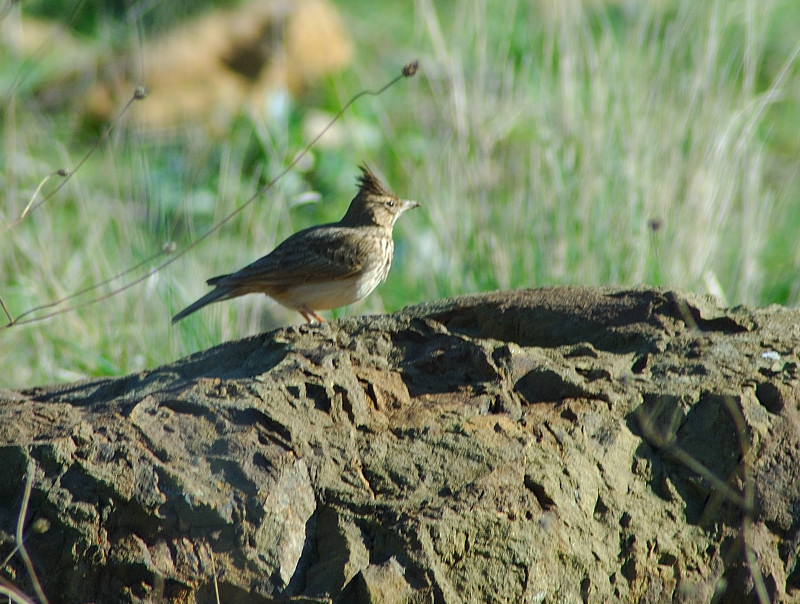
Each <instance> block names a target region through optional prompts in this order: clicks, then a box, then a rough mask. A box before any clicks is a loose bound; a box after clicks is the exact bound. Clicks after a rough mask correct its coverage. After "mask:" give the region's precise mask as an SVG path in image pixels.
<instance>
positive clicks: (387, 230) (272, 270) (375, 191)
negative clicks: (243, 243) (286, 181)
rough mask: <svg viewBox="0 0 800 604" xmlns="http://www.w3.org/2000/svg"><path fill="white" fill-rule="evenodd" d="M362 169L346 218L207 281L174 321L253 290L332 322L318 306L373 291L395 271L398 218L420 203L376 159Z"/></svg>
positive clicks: (307, 317)
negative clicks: (392, 186) (393, 186)
mask: <svg viewBox="0 0 800 604" xmlns="http://www.w3.org/2000/svg"><path fill="white" fill-rule="evenodd" d="M359 169H360V171H361V174H360V175H359V176H358V177H357V179H356V184H357V185H358V193H357V194H356V196H355V197H354V198H353V200H352V201H351V202H350V206H349V207H348V208H347V212H346V213H345V215H344V217H343V218H342V219H341V220H340V221H339V222H333V223H329V224H322V225H318V226H313V227H310V228H307V229H304V230H302V231H298V232H297V233H295V234H294V235H291V236H290V237H289V238H288V239H286V240H285V241H283V242H282V243H281V244H279V245H278V246H277V247H276V248H275V249H274V250H272V251H271V252H270V253H269V254H267V255H266V256H263V257H262V258H259V259H258V260H256V261H255V262H253V263H252V264H249V265H247V266H245V267H244V268H243V269H241V270H239V271H236V272H235V273H230V274H227V275H219V276H218V277H212V278H211V279H209V280H208V281H206V283H207V284H208V285H212V286H214V289H213V290H211V291H210V292H208V293H207V294H206V295H205V296H203V297H202V298H200V299H199V300H197V301H196V302H194V303H192V304H190V305H189V306H187V307H186V308H185V309H183V310H182V311H180V312H179V313H178V314H176V315H175V316H174V317H172V323H173V324H175V323H177V322H178V321H180V320H181V319H183V318H184V317H186V316H188V315H190V314H192V313H193V312H195V311H197V310H199V309H201V308H203V307H204V306H206V305H208V304H211V303H213V302H221V301H223V300H230V299H231V298H237V297H239V296H243V295H245V294H250V293H263V294H266V295H267V296H269V297H270V298H272V299H273V300H275V301H277V302H278V303H280V304H281V305H283V306H285V307H287V308H289V309H292V310H296V311H297V312H299V313H300V314H301V315H302V317H303V318H304V319H305V320H306V323H311V322H312V320H313V321H316V322H318V323H324V322H325V320H324V319H323V318H322V317H320V316H319V315H318V314H317V312H316V311H318V310H329V309H332V308H338V307H340V306H346V305H348V304H352V303H353V302H357V301H358V300H361V299H363V298H365V297H366V296H367V295H369V294H370V293H372V291H373V290H374V289H375V288H376V287H377V286H378V285H379V284H380V283H382V282H383V281H385V280H386V276H387V275H388V274H389V268H390V267H391V264H392V257H393V256H394V241H393V239H392V229H393V227H394V224H395V222H396V221H397V219H398V218H399V217H400V215H401V214H403V212H405V211H406V210H410V209H412V208H416V207H419V204H418V203H417V202H416V201H411V200H405V199H400V198H399V197H397V195H395V194H394V193H392V192H391V191H390V190H389V189H388V188H387V187H386V185H384V184H383V183H382V182H381V181H380V179H378V177H377V176H375V174H373V172H372V170H370V168H369V167H368V166H366V165H363V164H362V165H361V166H359Z"/></svg>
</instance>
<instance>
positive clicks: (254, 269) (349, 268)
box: [221, 225, 375, 291]
mask: <svg viewBox="0 0 800 604" xmlns="http://www.w3.org/2000/svg"><path fill="white" fill-rule="evenodd" d="M374 245H375V240H374V237H370V236H359V235H357V234H354V233H353V230H352V229H350V228H347V227H340V226H332V225H324V226H319V227H312V228H310V229H306V230H304V231H300V232H298V233H295V234H294V235H292V236H291V237H289V238H288V239H286V240H285V241H284V242H283V243H281V244H280V245H279V246H278V247H276V248H275V249H274V250H272V252H270V253H269V254H267V255H266V256H264V257H263V258H259V259H258V260H256V261H255V262H253V263H252V264H250V265H248V266H246V267H244V268H243V269H241V270H239V271H237V272H235V273H232V274H230V275H227V276H226V277H225V278H224V279H223V280H221V282H224V283H225V285H229V286H232V287H237V286H238V287H242V288H247V289H249V287H248V286H253V287H255V288H256V291H261V290H260V289H258V288H257V286H258V285H260V286H262V287H264V286H266V287H285V286H289V285H297V284H300V283H313V282H322V281H335V280H337V279H346V278H347V277H351V276H353V275H357V274H358V273H359V272H361V271H362V270H364V261H363V259H364V258H368V257H369V255H370V251H371V249H370V248H371V246H374ZM373 253H374V252H373Z"/></svg>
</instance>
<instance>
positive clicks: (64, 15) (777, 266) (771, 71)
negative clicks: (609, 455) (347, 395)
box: [0, 0, 800, 387]
mask: <svg viewBox="0 0 800 604" xmlns="http://www.w3.org/2000/svg"><path fill="white" fill-rule="evenodd" d="M211 6H212V5H211V4H209V3H206V4H204V3H185V2H176V3H165V2H149V3H142V2H133V1H131V2H127V3H124V2H123V3H120V2H105V3H103V2H97V3H89V2H66V1H64V0H37V1H35V2H34V1H31V2H25V3H15V2H10V1H8V0H6V2H5V3H4V4H3V5H2V9H0V15H2V21H0V94H2V99H3V100H2V105H1V106H0V120H2V121H0V124H1V125H0V128H2V131H1V132H2V134H0V145H1V147H0V149H1V150H0V183H2V189H3V193H4V196H3V203H2V204H1V205H0V298H2V300H3V302H4V304H5V305H6V307H7V308H8V310H9V312H10V313H11V314H12V315H13V316H15V317H16V316H18V315H19V314H21V313H23V312H25V311H27V310H28V309H30V308H33V307H36V306H38V305H41V304H45V303H47V302H50V301H53V300H57V299H59V298H61V297H63V296H66V295H69V294H71V293H73V292H76V291H78V290H80V289H81V288H84V287H88V286H91V285H92V284H94V283H98V282H101V281H104V280H106V279H108V278H110V277H112V276H114V275H116V274H118V273H120V272H122V271H124V270H126V269H128V268H129V267H131V266H134V265H136V264H137V263H139V262H141V261H142V260H144V259H147V258H150V257H152V256H153V255H155V254H158V253H159V250H161V249H162V248H163V247H164V246H165V244H168V243H170V242H174V244H176V246H177V249H178V250H180V249H183V248H185V247H186V246H187V245H188V244H189V243H191V242H192V241H194V240H196V239H197V238H198V237H199V236H200V235H202V234H203V233H204V232H206V231H207V230H208V229H209V228H210V227H211V226H212V225H213V224H214V223H215V222H216V221H218V220H220V219H221V218H223V217H224V216H226V215H227V214H229V213H230V212H232V211H233V210H234V209H235V208H237V207H238V206H239V205H241V204H242V203H243V202H245V201H246V200H247V199H248V198H250V197H251V196H252V195H253V194H255V193H256V192H257V191H258V190H259V188H260V187H262V186H263V185H264V184H265V183H266V182H268V181H269V180H270V179H271V178H272V177H273V176H274V175H276V174H277V173H279V172H280V171H281V170H282V169H283V168H284V167H285V166H287V165H288V164H289V162H290V161H291V160H292V159H293V158H294V156H295V155H296V154H297V152H298V151H299V150H300V149H302V148H303V147H304V146H305V144H307V143H308V142H309V141H310V140H311V138H313V136H314V135H316V133H317V132H319V130H320V129H321V127H322V126H323V125H324V123H325V120H326V119H327V118H329V117H331V116H332V115H333V114H335V112H336V111H338V109H339V108H340V107H341V106H342V105H343V104H344V103H345V102H346V101H347V100H348V99H349V98H350V97H351V96H352V95H354V94H355V93H357V92H359V91H360V90H362V89H364V88H370V89H376V88H378V87H380V86H382V85H383V84H384V83H386V82H388V81H389V80H390V79H391V78H392V77H394V76H395V75H396V74H397V73H399V70H400V68H401V67H402V65H403V64H404V63H406V62H408V61H409V60H411V59H419V60H420V66H421V69H420V72H419V73H418V74H417V76H416V77H414V78H412V79H410V80H405V81H403V82H400V83H398V84H397V85H395V86H394V87H392V88H391V89H390V90H389V91H387V92H386V93H384V94H383V95H381V96H379V97H365V98H362V99H360V100H359V101H358V102H357V103H356V104H355V105H354V106H353V107H352V108H351V109H350V110H349V111H348V112H347V113H346V114H345V116H344V117H343V119H342V120H341V121H339V122H338V123H337V124H336V126H335V127H334V128H333V130H332V131H331V132H330V133H329V134H328V135H326V137H325V138H324V139H323V141H322V142H321V144H320V145H319V146H318V147H316V148H315V149H314V150H313V151H312V153H311V154H310V155H309V157H308V158H306V159H305V160H304V161H302V162H301V163H300V164H299V165H298V166H297V167H296V168H295V169H293V170H292V171H291V172H290V173H289V174H288V175H287V177H286V178H284V179H283V180H281V181H280V182H279V183H278V184H277V185H276V186H275V187H273V188H272V189H270V190H269V191H267V192H266V193H265V194H263V195H260V196H259V198H258V199H257V200H256V202H255V203H253V204H251V205H250V206H248V207H247V208H246V209H245V210H244V211H242V212H241V213H239V214H238V215H236V217H234V218H233V219H232V220H231V221H230V222H229V223H227V224H226V225H225V226H224V227H223V228H222V229H221V230H220V231H218V232H217V233H215V234H214V235H212V236H211V237H210V238H209V239H208V240H206V241H204V242H203V243H201V244H200V245H199V246H197V247H196V248H194V249H193V250H191V251H190V252H189V253H188V254H187V255H185V256H183V257H181V258H180V259H178V260H177V261H176V262H174V263H173V264H171V265H170V266H168V267H167V268H165V269H164V270H162V271H160V272H158V273H157V274H154V275H152V276H150V277H148V278H147V279H145V280H144V281H143V282H142V283H140V284H138V285H136V286H134V287H132V288H130V289H127V290H126V291H124V292H121V293H119V294H118V295H115V296H112V297H110V298H108V299H106V300H104V301H101V302H98V303H96V304H92V305H89V306H86V307H83V308H80V309H78V310H75V311H73V312H69V313H65V314H60V315H57V316H54V317H52V318H49V319H47V320H45V321H42V322H35V323H31V324H27V325H17V326H14V327H12V328H10V329H4V330H0V365H1V366H2V367H3V368H4V371H3V373H2V377H0V385H4V386H8V387H23V386H30V385H33V384H37V383H43V382H53V381H62V380H72V379H77V378H80V377H84V376H98V375H120V374H124V373H129V372H135V371H140V370H142V369H145V368H151V367H155V366H157V365H159V364H162V363H165V362H169V361H172V360H175V359H178V358H180V357H182V356H184V355H186V354H189V353H192V352H195V351H197V350H200V349H203V348H206V347H209V346H212V345H214V344H216V343H219V342H220V341H223V340H227V339H232V338H238V337H243V336H246V335H250V334H254V333H259V332H261V331H264V330H266V329H270V328H273V327H276V326H280V325H285V324H289V323H298V322H302V319H301V318H300V317H299V315H297V314H295V313H291V312H289V311H286V310H285V309H283V308H281V307H280V306H278V305H277V304H275V303H273V302H271V301H269V300H266V299H265V298H264V297H263V296H248V297H246V298H243V299H239V300H236V301H232V302H226V303H223V304H217V305H213V306H210V307H207V308H205V309H203V310H202V311H200V312H199V313H197V314H196V315H194V316H192V317H190V318H188V319H186V320H184V321H183V322H181V323H179V324H178V325H177V326H174V327H173V326H171V325H170V317H171V316H172V314H173V313H174V312H176V311H177V310H180V309H181V308H183V307H184V306H185V305H187V304H188V303H190V302H191V301H193V300H194V299H195V298H197V297H199V296H200V295H202V294H203V293H205V291H207V287H206V286H205V283H204V281H205V279H207V278H209V277H211V276H214V275H217V274H220V273H226V272H230V271H232V270H235V269H238V268H240V267H242V266H244V265H245V264H247V263H249V262H251V261H253V260H255V259H256V258H258V257H260V256H261V255H263V254H265V253H267V252H268V251H270V250H271V249H272V248H273V246H274V245H275V244H276V243H278V242H279V241H281V240H282V239H283V238H285V237H286V236H288V235H289V234H291V233H292V232H294V231H296V230H298V229H300V228H303V227H306V226H309V225H312V224H315V223H319V222H323V221H332V220H337V219H338V218H340V217H341V215H343V213H344V211H345V210H346V208H347V205H348V203H349V201H350V199H351V198H352V196H353V194H354V192H355V185H354V178H355V175H356V172H357V165H358V164H359V163H360V162H362V161H363V162H367V163H368V164H370V165H371V166H372V167H373V168H374V169H375V170H376V171H377V172H378V173H380V174H382V175H383V176H384V177H385V179H386V180H387V181H388V184H389V186H390V187H391V188H392V189H393V190H394V191H395V192H396V193H397V194H399V195H400V196H401V197H406V198H412V199H416V200H417V201H419V202H420V203H421V204H422V206H423V207H422V209H421V210H417V211H415V212H412V213H409V214H407V215H405V216H404V217H403V218H402V219H401V221H400V222H399V223H398V226H397V228H396V230H395V242H396V256H395V264H394V266H393V268H392V271H391V273H390V275H389V279H388V281H387V282H386V283H385V284H383V285H381V286H380V287H379V288H378V289H377V290H376V291H375V292H374V293H373V294H372V295H371V296H370V297H368V298H367V299H366V300H365V301H363V302H362V303H360V304H358V305H356V306H354V307H351V308H347V309H343V310H340V311H334V312H332V313H328V316H329V317H336V316H342V315H347V314H354V313H372V312H384V311H392V310H396V309H399V308H401V307H403V306H405V305H408V304H414V303H418V302H423V301H426V300H432V299H436V298H440V297H445V296H454V295H459V294H465V293H473V292H480V291H487V290H493V289H505V288H520V287H540V286H548V285H558V284H586V285H633V284H646V285H653V286H669V287H676V288H685V289H689V290H692V291H697V292H703V293H712V294H714V295H717V296H719V297H720V298H721V299H722V300H723V301H724V302H725V303H727V304H731V305H736V304H754V305H766V304H771V303H778V304H783V305H796V304H797V303H798V299H800V290H799V289H798V279H797V275H798V265H800V246H798V243H797V233H798V230H799V229H798V227H799V226H800V203H798V199H799V198H800V178H798V167H800V137H798V122H799V121H800V117H798V116H800V77H798V76H799V75H800V70H799V69H798V58H797V44H798V43H800V4H798V3H797V2H795V1H794V0H761V1H759V2H755V1H753V0H704V1H701V2H698V1H697V0H659V1H654V2H633V1H622V0H617V1H615V0H529V1H519V2H515V1H513V0H512V1H508V0H455V1H453V2H434V1H432V0H415V1H414V2H413V3H412V2H408V3H386V5H384V4H382V3H375V2H371V1H367V0H338V1H337V2H335V4H334V6H335V8H336V9H337V10H338V13H339V14H340V16H341V20H342V23H343V26H344V29H345V31H346V32H347V34H348V36H349V38H350V41H351V44H352V58H351V59H350V60H348V62H347V64H346V65H344V66H343V67H342V68H341V69H339V70H335V71H334V72H332V73H330V74H326V75H324V76H322V77H318V78H315V79H314V81H313V82H310V83H308V84H307V85H305V86H303V87H302V91H301V92H299V93H297V94H295V93H290V92H291V91H288V92H287V89H286V88H283V87H281V86H280V82H278V85H277V86H274V85H272V86H269V87H265V88H264V89H263V90H266V91H267V92H264V93H263V94H261V95H260V96H256V98H255V99H251V102H249V103H248V105H247V108H246V109H244V110H241V111H234V112H232V113H230V114H226V115H225V116H224V119H221V120H216V121H215V120H214V119H212V120H211V123H202V124H201V123H192V122H191V121H190V122H189V123H183V124H175V127H170V128H164V127H163V124H162V126H161V128H160V129H153V128H152V127H144V126H142V125H140V122H139V121H138V120H137V112H143V111H144V109H143V107H144V106H145V104H147V103H149V102H151V98H148V99H145V100H144V101H140V102H137V103H135V104H134V105H133V106H132V107H131V108H130V109H129V110H128V111H127V112H126V113H125V114H124V115H123V117H122V118H121V119H120V120H119V122H118V123H117V124H116V125H115V128H114V130H113V131H112V133H111V136H110V137H108V139H105V140H103V141H102V142H101V144H100V146H99V147H98V148H97V150H96V151H95V152H94V153H93V154H92V155H91V156H90V157H89V159H88V160H87V161H86V162H85V163H84V164H83V165H82V166H81V167H80V169H79V170H78V171H77V173H76V174H75V176H74V177H73V178H71V179H70V180H69V181H68V182H67V183H66V185H65V186H64V187H63V188H62V189H61V190H60V191H58V192H57V193H56V194H55V195H53V196H52V197H51V198H50V199H48V201H47V202H46V203H44V204H43V205H42V206H41V207H38V208H37V209H36V210H35V211H33V212H31V213H30V214H29V215H27V216H26V217H25V219H24V220H21V221H18V220H17V219H18V218H19V217H20V216H21V215H22V213H23V211H24V209H25V207H26V206H27V204H28V203H29V201H30V200H31V199H32V198H34V193H35V191H36V190H37V187H38V186H39V184H40V183H41V181H42V180H43V179H44V178H45V177H46V176H47V175H49V174H52V173H53V172H54V171H55V170H57V169H59V168H67V169H70V170H71V169H73V168H74V167H75V166H76V165H77V164H78V162H79V161H80V159H81V158H82V157H83V155H84V154H85V153H86V152H87V151H88V150H89V149H90V148H91V146H92V145H93V144H94V143H95V142H96V141H97V140H98V137H99V136H100V133H101V132H102V130H103V128H104V127H105V126H106V124H107V123H108V122H109V120H111V119H113V115H116V114H117V113H118V112H119V110H120V109H121V108H122V105H123V104H124V102H123V101H124V100H125V99H122V101H118V102H116V104H115V103H113V102H112V103H111V104H110V106H111V107H112V110H111V111H110V112H109V113H108V114H107V116H106V117H98V114H97V113H96V112H92V111H88V110H87V107H88V106H89V105H90V104H92V103H95V101H96V98H95V97H96V96H97V95H95V97H91V95H88V96H87V93H86V91H87V90H92V89H93V87H95V85H96V83H97V81H99V80H106V81H108V80H115V81H120V80H124V81H126V82H127V81H130V82H131V87H129V88H127V90H128V94H132V92H133V88H132V86H133V85H135V84H149V85H151V88H153V94H154V95H155V94H156V93H157V90H156V88H157V87H153V86H152V82H149V81H148V75H149V74H150V73H151V71H150V70H151V68H152V61H153V58H152V57H149V58H148V54H147V52H148V49H151V48H153V46H154V45H155V44H156V42H154V41H153V40H155V39H157V38H161V37H164V36H167V35H169V32H170V31H171V30H172V29H173V28H176V27H179V26H180V25H181V24H182V23H185V22H187V21H189V20H191V19H195V18H197V17H198V16H202V15H203V14H204V12H205V11H209V10H211ZM213 6H214V7H215V8H217V9H219V8H220V7H223V8H230V9H231V10H235V9H236V8H237V7H241V5H240V4H238V3H236V2H226V3H214V5H213ZM44 16H46V17H47V18H48V19H49V20H50V22H51V23H53V24H54V25H55V26H54V28H53V29H50V30H46V32H47V33H46V34H45V35H40V38H38V39H35V41H34V43H33V44H32V46H31V47H30V48H28V49H27V50H25V49H23V48H22V45H20V44H19V43H18V42H19V39H20V31H21V28H22V27H23V25H24V24H25V23H27V22H29V21H31V20H34V19H39V18H42V17H44ZM282 32H283V30H281V28H276V33H275V35H276V36H278V37H279V36H280V35H281V33H282ZM112 56H113V57H114V58H115V59H114V60H113V61H112V60H110V59H109V57H112ZM170 56H171V55H170ZM190 56H191V55H190ZM148 61H150V63H148ZM180 65H181V64H180V63H178V67H176V68H175V73H176V77H177V75H178V74H177V71H179V70H180ZM87 66H88V68H87ZM271 84H274V82H272V83H271ZM212 86H213V85H212ZM123 88H124V86H123ZM199 94H200V93H198V92H197V91H196V90H194V89H190V88H188V87H187V88H186V89H185V91H184V92H183V93H179V94H177V95H173V96H177V97H179V98H180V100H183V101H191V100H193V99H195V98H198V96H199ZM100 96H102V95H100ZM92 98H94V100H91V99H92ZM153 102H155V101H153ZM95 104H96V103H95ZM107 104H108V103H107ZM59 180H60V179H58V178H54V179H51V180H50V181H48V182H47V183H46V184H45V186H44V188H43V192H44V193H45V194H46V193H48V192H50V191H52V190H54V188H55V186H57V184H58V182H59ZM36 199H40V198H39V197H37V198H36ZM159 260H163V258H160V259H159ZM157 262H158V260H157V261H151V262H149V263H148V264H147V265H146V267H147V268H150V267H152V266H155V265H156V264H157ZM143 274H146V268H145V269H143V270H140V271H138V272H135V273H132V274H131V275H129V276H128V278H127V279H128V281H129V280H130V279H131V278H133V277H136V276H139V275H143ZM125 282H126V281H124V280H123V281H119V282H113V283H111V284H109V285H108V286H106V287H103V288H100V289H98V290H95V291H93V292H91V293H90V294H88V295H84V296H81V297H78V298H76V299H75V300H73V303H76V302H77V303H81V302H83V301H88V300H90V299H91V298H92V297H93V296H97V295H104V294H107V293H109V292H111V291H113V289H114V288H115V287H118V286H119V285H122V284H123V283H125ZM40 314H41V313H40ZM5 322H7V319H4V320H3V323H5Z"/></svg>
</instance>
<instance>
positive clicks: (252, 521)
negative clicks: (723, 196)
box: [0, 288, 800, 604]
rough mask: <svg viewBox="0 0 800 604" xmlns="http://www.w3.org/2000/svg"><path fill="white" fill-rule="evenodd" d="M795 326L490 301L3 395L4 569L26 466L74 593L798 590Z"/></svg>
mask: <svg viewBox="0 0 800 604" xmlns="http://www.w3.org/2000/svg"><path fill="white" fill-rule="evenodd" d="M799 318H800V313H798V311H796V310H788V309H784V308H777V307H773V308H768V309H755V310H754V309H747V308H736V309H723V308H719V307H717V306H716V305H715V304H714V303H713V301H711V300H710V299H707V298H701V297H697V296H693V295H689V294H684V293H679V292H671V291H663V290H649V289H636V290H620V289H589V288H555V289H542V290H527V291H514V292H503V293H492V294H485V295H478V296H471V297H464V298H458V299H454V300H446V301H442V302H436V303H431V304H423V305H419V306H415V307H411V308H408V309H405V310H403V311H401V312H399V313H396V314H394V315H389V316H375V317H354V318H349V319H344V320H340V321H334V322H332V323H328V324H323V325H312V326H302V327H290V328H286V329H280V330H276V331H273V332H270V333H266V334H263V335H260V336H256V337H252V338H248V339H245V340H241V341H238V342H230V343H226V344H223V345H220V346H217V347H216V348H212V349H210V350H207V351H204V352H201V353H198V354H195V355H193V356H191V357H188V358H186V359H183V360H181V361H178V362H176V363H174V364H172V365H168V366H164V367H161V368H158V369H155V370H153V371H148V372H145V373H142V374H139V375H133V376H128V377H123V378H115V379H96V380H90V381H86V382H80V383H75V384H69V385H66V386H48V387H41V388H34V389H31V390H27V391H22V392H10V391H0V460H1V461H2V464H3V466H4V467H5V468H6V471H5V472H3V473H0V558H3V559H4V558H5V557H6V556H7V555H8V554H10V553H11V552H12V550H13V548H14V531H15V526H16V522H17V517H18V514H19V511H20V502H21V500H22V496H23V491H24V486H25V479H26V474H27V472H28V469H29V468H31V469H32V470H33V471H34V472H35V474H34V483H33V490H32V495H31V501H30V506H29V509H28V510H27V515H26V525H25V526H26V530H25V547H26V550H27V552H28V553H29V555H30V557H31V559H32V560H33V564H34V567H35V569H36V570H37V575H38V577H39V579H40V581H41V582H42V586H43V589H44V591H45V593H46V594H48V596H49V597H50V599H51V601H53V602H61V601H63V602H90V601H97V602H106V601H114V602H120V601H131V602H134V601H135V602H141V601H153V600H157V599H158V598H164V599H165V600H167V601H180V602H209V601H211V602H213V601H215V599H216V596H215V582H214V577H215V576H216V578H217V581H216V583H217V586H216V587H217V588H218V589H219V593H220V600H221V601H222V602H225V603H228V604H229V603H232V602H273V601H287V600H289V599H291V601H295V602H329V601H342V602H373V603H377V602H447V603H453V602H557V601H558V602H561V601H564V602H572V601H581V600H582V601H587V602H600V601H607V600H625V601H641V602H662V601H683V602H696V601H709V600H710V599H711V598H712V597H715V598H717V599H718V601H730V602H734V601H736V602H738V601H748V600H757V598H758V596H759V592H760V594H761V595H762V596H763V595H766V596H768V597H770V598H772V599H773V600H792V599H797V598H798V597H800V569H798V568H796V558H797V554H798V549H800V545H798V544H800V521H798V518H800V486H799V485H800V481H799V480H798V479H797V478H798V477H797V476H796V475H797V474H798V473H800V470H798V468H800V464H798V459H797V458H798V456H800V453H798V452H800V437H799V436H800V423H799V422H798V379H797V349H796V343H797V341H798V339H797V333H796V332H797V327H796V326H797V325H798V323H800V321H798V319H799ZM1 572H2V576H4V577H6V578H7V579H8V580H10V581H11V582H12V583H13V584H14V585H15V586H17V587H18V588H19V589H22V590H23V591H25V592H26V593H29V594H32V593H33V587H32V585H31V582H30V579H29V575H28V573H27V572H26V571H25V567H24V564H23V562H22V559H21V557H20V556H19V555H14V556H13V557H12V558H11V560H10V561H9V562H8V563H7V564H6V566H5V567H4V568H3V569H2V571H1Z"/></svg>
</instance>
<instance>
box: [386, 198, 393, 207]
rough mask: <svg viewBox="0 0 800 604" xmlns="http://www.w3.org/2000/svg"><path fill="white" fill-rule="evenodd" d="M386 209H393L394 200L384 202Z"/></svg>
mask: <svg viewBox="0 0 800 604" xmlns="http://www.w3.org/2000/svg"><path fill="white" fill-rule="evenodd" d="M386 207H387V208H393V207H394V200H393V199H390V200H389V201H387V202H386Z"/></svg>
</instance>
